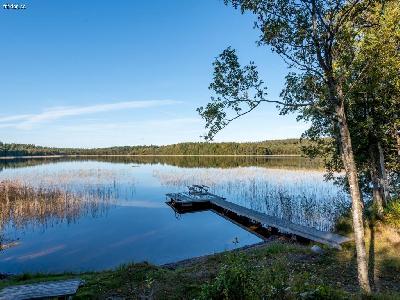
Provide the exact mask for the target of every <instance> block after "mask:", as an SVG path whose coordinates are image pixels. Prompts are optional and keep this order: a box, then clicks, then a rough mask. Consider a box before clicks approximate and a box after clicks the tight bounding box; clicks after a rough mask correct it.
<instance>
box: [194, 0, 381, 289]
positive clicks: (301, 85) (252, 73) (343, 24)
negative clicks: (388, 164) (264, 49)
mask: <svg viewBox="0 0 400 300" xmlns="http://www.w3.org/2000/svg"><path fill="white" fill-rule="evenodd" d="M225 3H226V4H228V3H230V4H232V5H233V7H234V8H239V9H241V11H242V12H246V11H250V12H252V13H253V14H255V15H256V16H257V22H256V28H258V29H259V30H260V32H261V35H260V39H259V41H258V43H259V45H268V46H270V47H271V48H272V49H273V50H274V51H275V52H276V53H277V54H279V55H280V56H281V57H282V58H283V59H284V60H285V62H287V64H288V65H289V66H290V67H293V68H294V71H293V72H291V73H289V74H288V76H287V77H286V86H285V89H284V91H283V92H282V94H281V96H282V101H278V100H270V99H267V93H266V88H265V87H264V85H263V84H264V83H263V82H262V80H260V79H259V78H258V73H257V70H256V67H255V66H254V64H252V63H251V64H249V65H247V66H245V67H243V68H242V67H241V66H240V64H239V62H238V59H237V56H236V54H235V51H234V50H232V49H230V48H228V49H226V50H225V51H224V52H223V53H222V54H221V55H220V56H219V57H218V58H217V59H216V61H215V62H214V81H213V83H212V84H211V85H210V88H211V89H212V90H214V91H215V93H216V95H217V96H214V97H212V99H211V102H210V103H208V104H207V106H206V107H200V108H199V109H198V111H199V113H200V114H201V116H202V117H203V118H204V119H205V120H206V128H208V129H209V132H208V135H207V136H206V138H207V139H212V138H213V137H214V135H215V134H216V133H217V132H218V131H220V130H221V129H222V128H224V127H225V126H227V125H228V124H229V123H230V122H231V121H233V120H234V119H236V118H239V117H241V116H242V115H244V114H247V113H248V112H251V111H252V110H254V109H255V108H256V107H257V106H258V105H260V104H261V103H262V102H272V103H277V104H278V106H279V107H280V108H281V113H283V114H285V113H288V112H297V113H298V114H299V118H300V119H305V120H307V121H310V122H311V123H312V126H311V128H310V129H309V130H308V135H309V136H320V135H321V133H323V134H325V135H326V136H330V137H333V141H334V144H333V146H337V147H338V150H339V152H338V153H339V154H340V157H341V163H342V164H343V167H344V169H345V171H346V177H347V181H348V186H349V192H350V196H351V199H352V219H353V229H354V237H355V244H356V252H357V269H358V280H359V284H360V288H361V290H362V292H363V293H366V294H369V293H370V291H371V289H370V284H369V280H368V261H367V254H366V249H365V241H364V226H363V201H362V197H361V192H360V184H359V178H358V170H357V166H356V160H355V156H354V152H353V145H352V138H351V134H350V127H349V122H348V111H347V110H348V107H349V99H348V97H349V94H348V93H349V92H350V91H351V89H352V86H356V85H357V84H359V82H360V80H361V78H362V77H363V73H364V72H365V70H364V68H361V69H360V68H357V67H356V63H357V60H356V55H355V53H354V51H353V49H352V47H349V45H352V44H354V43H355V42H356V39H357V36H356V35H354V34H353V32H354V31H353V30H349V27H350V28H356V27H362V26H363V23H364V21H365V20H364V15H365V14H366V13H367V12H368V11H369V9H371V7H372V6H373V5H374V1H366V0H365V1H361V0H283V1H282V0H226V1H225ZM339 61H341V62H345V64H339V65H338V64H337V62H339ZM349 71H350V72H351V73H352V77H351V83H350V82H349V78H350V77H349V76H348V75H349Z"/></svg>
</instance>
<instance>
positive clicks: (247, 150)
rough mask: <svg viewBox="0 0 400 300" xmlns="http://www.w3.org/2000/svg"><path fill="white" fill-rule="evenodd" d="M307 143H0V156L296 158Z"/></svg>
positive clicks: (292, 141)
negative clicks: (66, 145)
mask: <svg viewBox="0 0 400 300" xmlns="http://www.w3.org/2000/svg"><path fill="white" fill-rule="evenodd" d="M306 143H307V141H302V142H301V143H300V141H299V140H298V139H285V140H269V141H263V142H251V143H205V142H201V143H179V144H172V145H165V146H155V145H150V146H119V147H109V148H91V149H84V148H53V147H42V146H36V145H32V144H7V143H2V142H0V157H7V156H8V157H9V156H46V155H300V154H301V146H302V145H305V144H306Z"/></svg>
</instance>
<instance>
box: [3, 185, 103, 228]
mask: <svg viewBox="0 0 400 300" xmlns="http://www.w3.org/2000/svg"><path fill="white" fill-rule="evenodd" d="M96 191H97V193H96ZM110 199H111V198H110V195H109V194H108V193H105V192H102V191H100V190H93V189H90V188H87V189H86V190H84V191H81V192H78V193H76V192H74V191H73V190H68V189H65V190H63V189H60V188H59V187H57V186H54V185H45V184H39V185H36V186H33V185H29V184H27V183H26V182H24V181H21V180H2V181H0V226H1V228H5V227H6V226H12V227H15V228H23V227H25V226H28V225H30V226H37V225H42V226H43V225H51V224H54V223H58V222H68V223H71V222H74V221H75V220H77V219H78V218H79V217H80V216H82V215H84V214H92V215H98V214H101V213H104V212H105V210H106V209H107V206H108V205H109V204H110ZM1 228H0V229H1Z"/></svg>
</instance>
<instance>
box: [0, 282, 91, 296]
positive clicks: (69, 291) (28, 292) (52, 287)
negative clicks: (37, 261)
mask: <svg viewBox="0 0 400 300" xmlns="http://www.w3.org/2000/svg"><path fill="white" fill-rule="evenodd" d="M82 283H83V281H82V280H80V279H70V280H61V281H50V282H41V283H34V284H25V285H16V286H10V287H6V288H4V289H2V290H0V300H25V299H50V298H51V299H53V298H65V299H70V298H71V299H72V296H73V295H75V294H76V291H77V290H78V288H79V286H80V285H81V284H82Z"/></svg>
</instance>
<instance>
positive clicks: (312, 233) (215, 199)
mask: <svg viewBox="0 0 400 300" xmlns="http://www.w3.org/2000/svg"><path fill="white" fill-rule="evenodd" d="M166 196H167V197H168V198H169V199H170V201H171V203H172V205H178V206H179V205H180V206H182V207H189V206H193V207H195V206H196V205H198V204H202V205H203V207H204V204H208V206H207V208H208V209H210V210H214V209H216V210H218V211H221V209H222V210H225V211H227V212H230V213H234V214H236V215H238V216H242V217H245V218H248V219H249V220H252V221H255V222H258V223H260V224H262V226H263V227H272V228H276V229H277V230H278V231H279V232H281V233H283V234H291V235H296V236H299V237H302V238H305V239H307V240H312V241H315V242H319V243H322V244H326V245H329V246H332V247H334V248H339V249H340V248H341V244H343V243H346V242H348V241H350V239H349V238H348V237H344V236H341V235H338V234H336V233H332V232H325V231H321V230H317V229H315V228H311V227H307V226H303V225H299V224H295V223H292V222H290V221H287V220H283V219H280V218H277V217H274V216H269V215H266V214H264V213H261V212H258V211H255V210H253V209H249V208H246V207H243V206H240V205H237V204H235V203H232V202H229V201H226V200H225V198H223V197H220V196H217V195H214V194H211V193H208V192H204V193H203V195H202V196H201V197H199V195H191V194H190V193H171V194H167V195H166Z"/></svg>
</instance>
